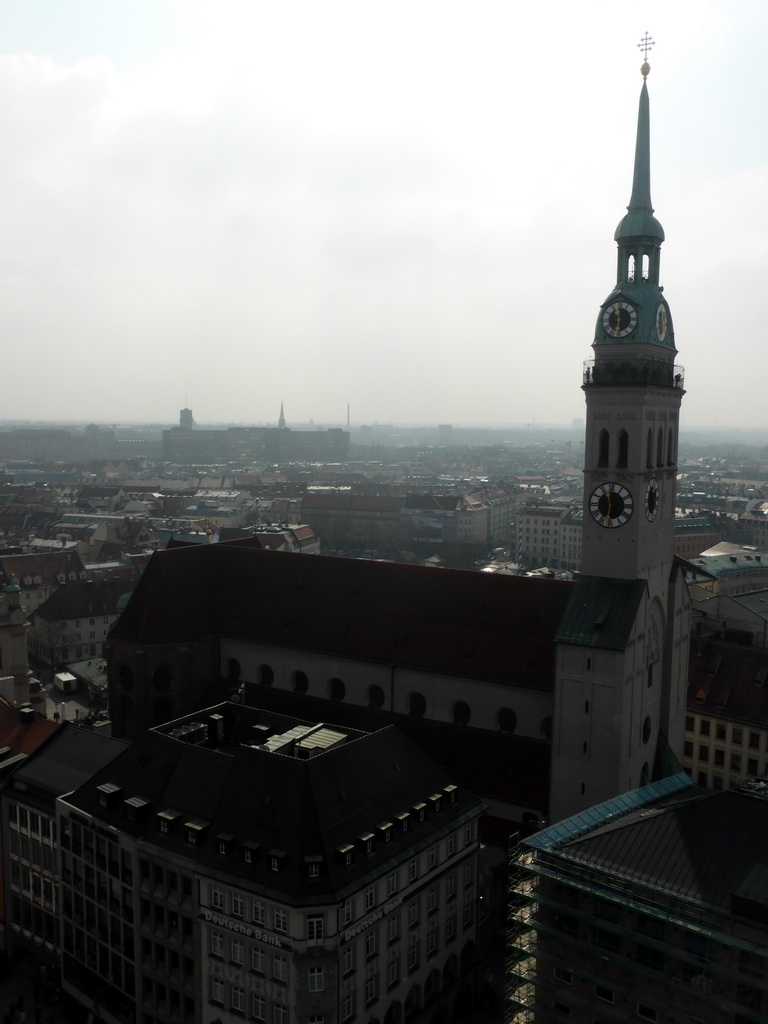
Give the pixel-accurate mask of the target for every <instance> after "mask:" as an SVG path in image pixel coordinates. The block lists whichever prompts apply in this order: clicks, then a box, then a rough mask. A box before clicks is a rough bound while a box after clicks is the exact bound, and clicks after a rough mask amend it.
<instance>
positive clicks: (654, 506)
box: [645, 480, 659, 523]
mask: <svg viewBox="0 0 768 1024" xmlns="http://www.w3.org/2000/svg"><path fill="white" fill-rule="evenodd" d="M658 511H659V481H658V480H649V481H648V483H647V485H646V488H645V516H646V519H647V520H648V522H649V523H652V522H653V520H654V519H655V518H656V513H657V512H658Z"/></svg>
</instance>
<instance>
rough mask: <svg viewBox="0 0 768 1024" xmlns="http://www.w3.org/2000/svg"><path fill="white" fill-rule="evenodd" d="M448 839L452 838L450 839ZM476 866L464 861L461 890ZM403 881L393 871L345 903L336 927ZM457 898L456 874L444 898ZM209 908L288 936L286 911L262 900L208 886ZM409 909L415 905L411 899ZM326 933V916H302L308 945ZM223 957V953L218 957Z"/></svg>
mask: <svg viewBox="0 0 768 1024" xmlns="http://www.w3.org/2000/svg"><path fill="white" fill-rule="evenodd" d="M473 834H474V833H473V826H472V825H468V826H467V827H466V829H465V833H464V839H465V843H468V842H471V841H472V837H473ZM448 839H449V840H452V839H453V837H452V836H449V837H448ZM433 854H434V848H432V849H431V850H429V851H427V859H426V864H427V868H429V866H430V863H433V862H431V861H430V856H431V855H433ZM474 871H475V866H474V862H473V861H467V862H466V863H465V864H464V866H463V868H462V884H463V885H464V887H465V888H466V887H468V886H471V885H472V884H473V882H474ZM406 872H407V884H408V885H410V884H412V883H413V882H414V881H416V879H417V878H418V877H419V863H418V859H417V858H415V857H414V858H413V859H412V860H411V861H409V862H408V865H407V869H406ZM401 883H402V878H401V877H400V872H399V871H392V872H390V873H389V875H387V878H386V880H384V881H382V882H376V883H374V884H373V885H369V886H368V887H367V888H366V889H365V890H364V891H363V893H362V894H361V895H360V896H359V897H355V898H352V899H350V900H347V901H346V902H345V903H344V904H343V905H342V907H341V908H340V910H339V927H340V928H345V927H347V926H348V925H349V924H351V923H352V921H353V920H355V918H356V917H357V916H364V915H365V914H368V913H370V912H371V911H372V910H373V909H374V908H375V907H377V906H379V904H380V903H382V902H384V901H385V900H388V899H391V898H392V897H393V896H394V895H395V894H396V893H397V892H398V891H399V889H400V885H401ZM438 893H439V889H438V886H433V887H432V888H431V889H429V890H427V897H426V899H427V911H428V913H432V912H433V911H435V910H436V909H437V906H438ZM455 895H456V875H455V873H454V874H451V875H448V876H447V877H446V880H445V898H446V899H452V898H453V897H454V896H455ZM209 896H210V905H211V909H212V910H218V911H220V912H221V913H223V914H227V915H229V916H231V917H236V918H239V919H241V920H248V921H250V922H251V923H253V924H255V925H259V926H261V927H263V928H271V929H272V930H273V931H275V932H277V933H279V934H283V935H285V934H287V933H288V912H287V911H286V910H285V909H284V908H283V907H279V906H269V905H267V904H265V903H264V902H263V901H262V900H259V899H255V898H252V897H246V896H244V895H243V894H242V893H240V892H236V891H232V890H226V889H224V888H223V887H222V886H218V885H211V887H210V890H209ZM412 906H418V901H417V900H414V901H413V903H412ZM324 933H325V917H324V915H322V914H308V915H306V917H305V937H306V939H307V941H308V942H319V941H321V940H322V939H323V937H324ZM219 955H223V954H219Z"/></svg>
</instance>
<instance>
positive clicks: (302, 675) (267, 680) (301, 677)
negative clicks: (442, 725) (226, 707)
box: [229, 659, 547, 735]
mask: <svg viewBox="0 0 768 1024" xmlns="http://www.w3.org/2000/svg"><path fill="white" fill-rule="evenodd" d="M229 675H230V678H239V675H240V666H239V664H238V663H237V662H236V661H235V659H231V660H230V666H229ZM256 678H257V680H258V682H259V683H260V684H261V685H262V686H271V685H272V684H273V683H274V681H275V672H274V669H273V668H272V666H271V665H266V664H264V665H259V667H258V669H257V671H256ZM291 687H292V688H293V690H294V692H296V693H302V694H303V693H307V692H308V690H309V677H308V676H307V674H306V672H301V671H296V672H292V673H291ZM346 693H347V688H346V685H345V684H344V681H343V680H342V679H339V678H338V677H337V676H334V677H332V678H330V679H328V680H327V683H326V696H327V697H329V698H330V699H331V700H339V701H341V700H344V699H345V697H346ZM366 698H367V701H368V707H370V708H376V709H378V708H382V707H383V706H384V702H385V700H386V694H385V692H384V690H383V689H382V687H381V686H378V685H376V684H375V683H374V684H372V685H371V686H369V687H368V688H367V690H366ZM426 713H427V700H426V698H425V697H424V695H423V694H422V693H419V692H418V691H417V690H414V691H413V692H412V693H410V694H409V695H408V714H409V715H414V716H415V717H419V718H421V717H423V716H424V715H426ZM451 716H452V720H453V722H454V724H455V725H466V724H468V723H469V721H470V719H471V717H472V708H471V707H470V705H469V704H468V703H467V702H466V701H463V700H457V701H454V703H453V705H452V706H451ZM496 723H497V725H498V728H499V729H500V730H501V731H502V732H514V729H515V725H516V724H517V716H516V715H515V713H514V711H512V710H511V709H510V708H499V710H498V711H497V712H496ZM542 733H543V734H544V735H547V734H546V733H544V730H543V728H542Z"/></svg>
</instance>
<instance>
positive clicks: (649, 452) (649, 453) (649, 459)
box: [645, 427, 653, 469]
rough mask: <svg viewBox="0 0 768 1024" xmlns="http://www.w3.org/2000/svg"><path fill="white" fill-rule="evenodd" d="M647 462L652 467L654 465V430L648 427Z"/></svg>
mask: <svg viewBox="0 0 768 1024" xmlns="http://www.w3.org/2000/svg"><path fill="white" fill-rule="evenodd" d="M645 464H646V465H647V466H648V468H649V469H650V467H651V466H652V465H653V430H652V429H651V428H650V427H648V445H647V449H646V453H645Z"/></svg>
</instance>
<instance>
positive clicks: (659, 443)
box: [656, 427, 664, 466]
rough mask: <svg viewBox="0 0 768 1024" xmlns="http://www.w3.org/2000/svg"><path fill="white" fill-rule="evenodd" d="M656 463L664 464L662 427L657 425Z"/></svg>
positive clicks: (658, 464)
mask: <svg viewBox="0 0 768 1024" xmlns="http://www.w3.org/2000/svg"><path fill="white" fill-rule="evenodd" d="M656 465H657V466H663V465H664V428H663V427H659V437H658V440H657V442H656Z"/></svg>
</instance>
